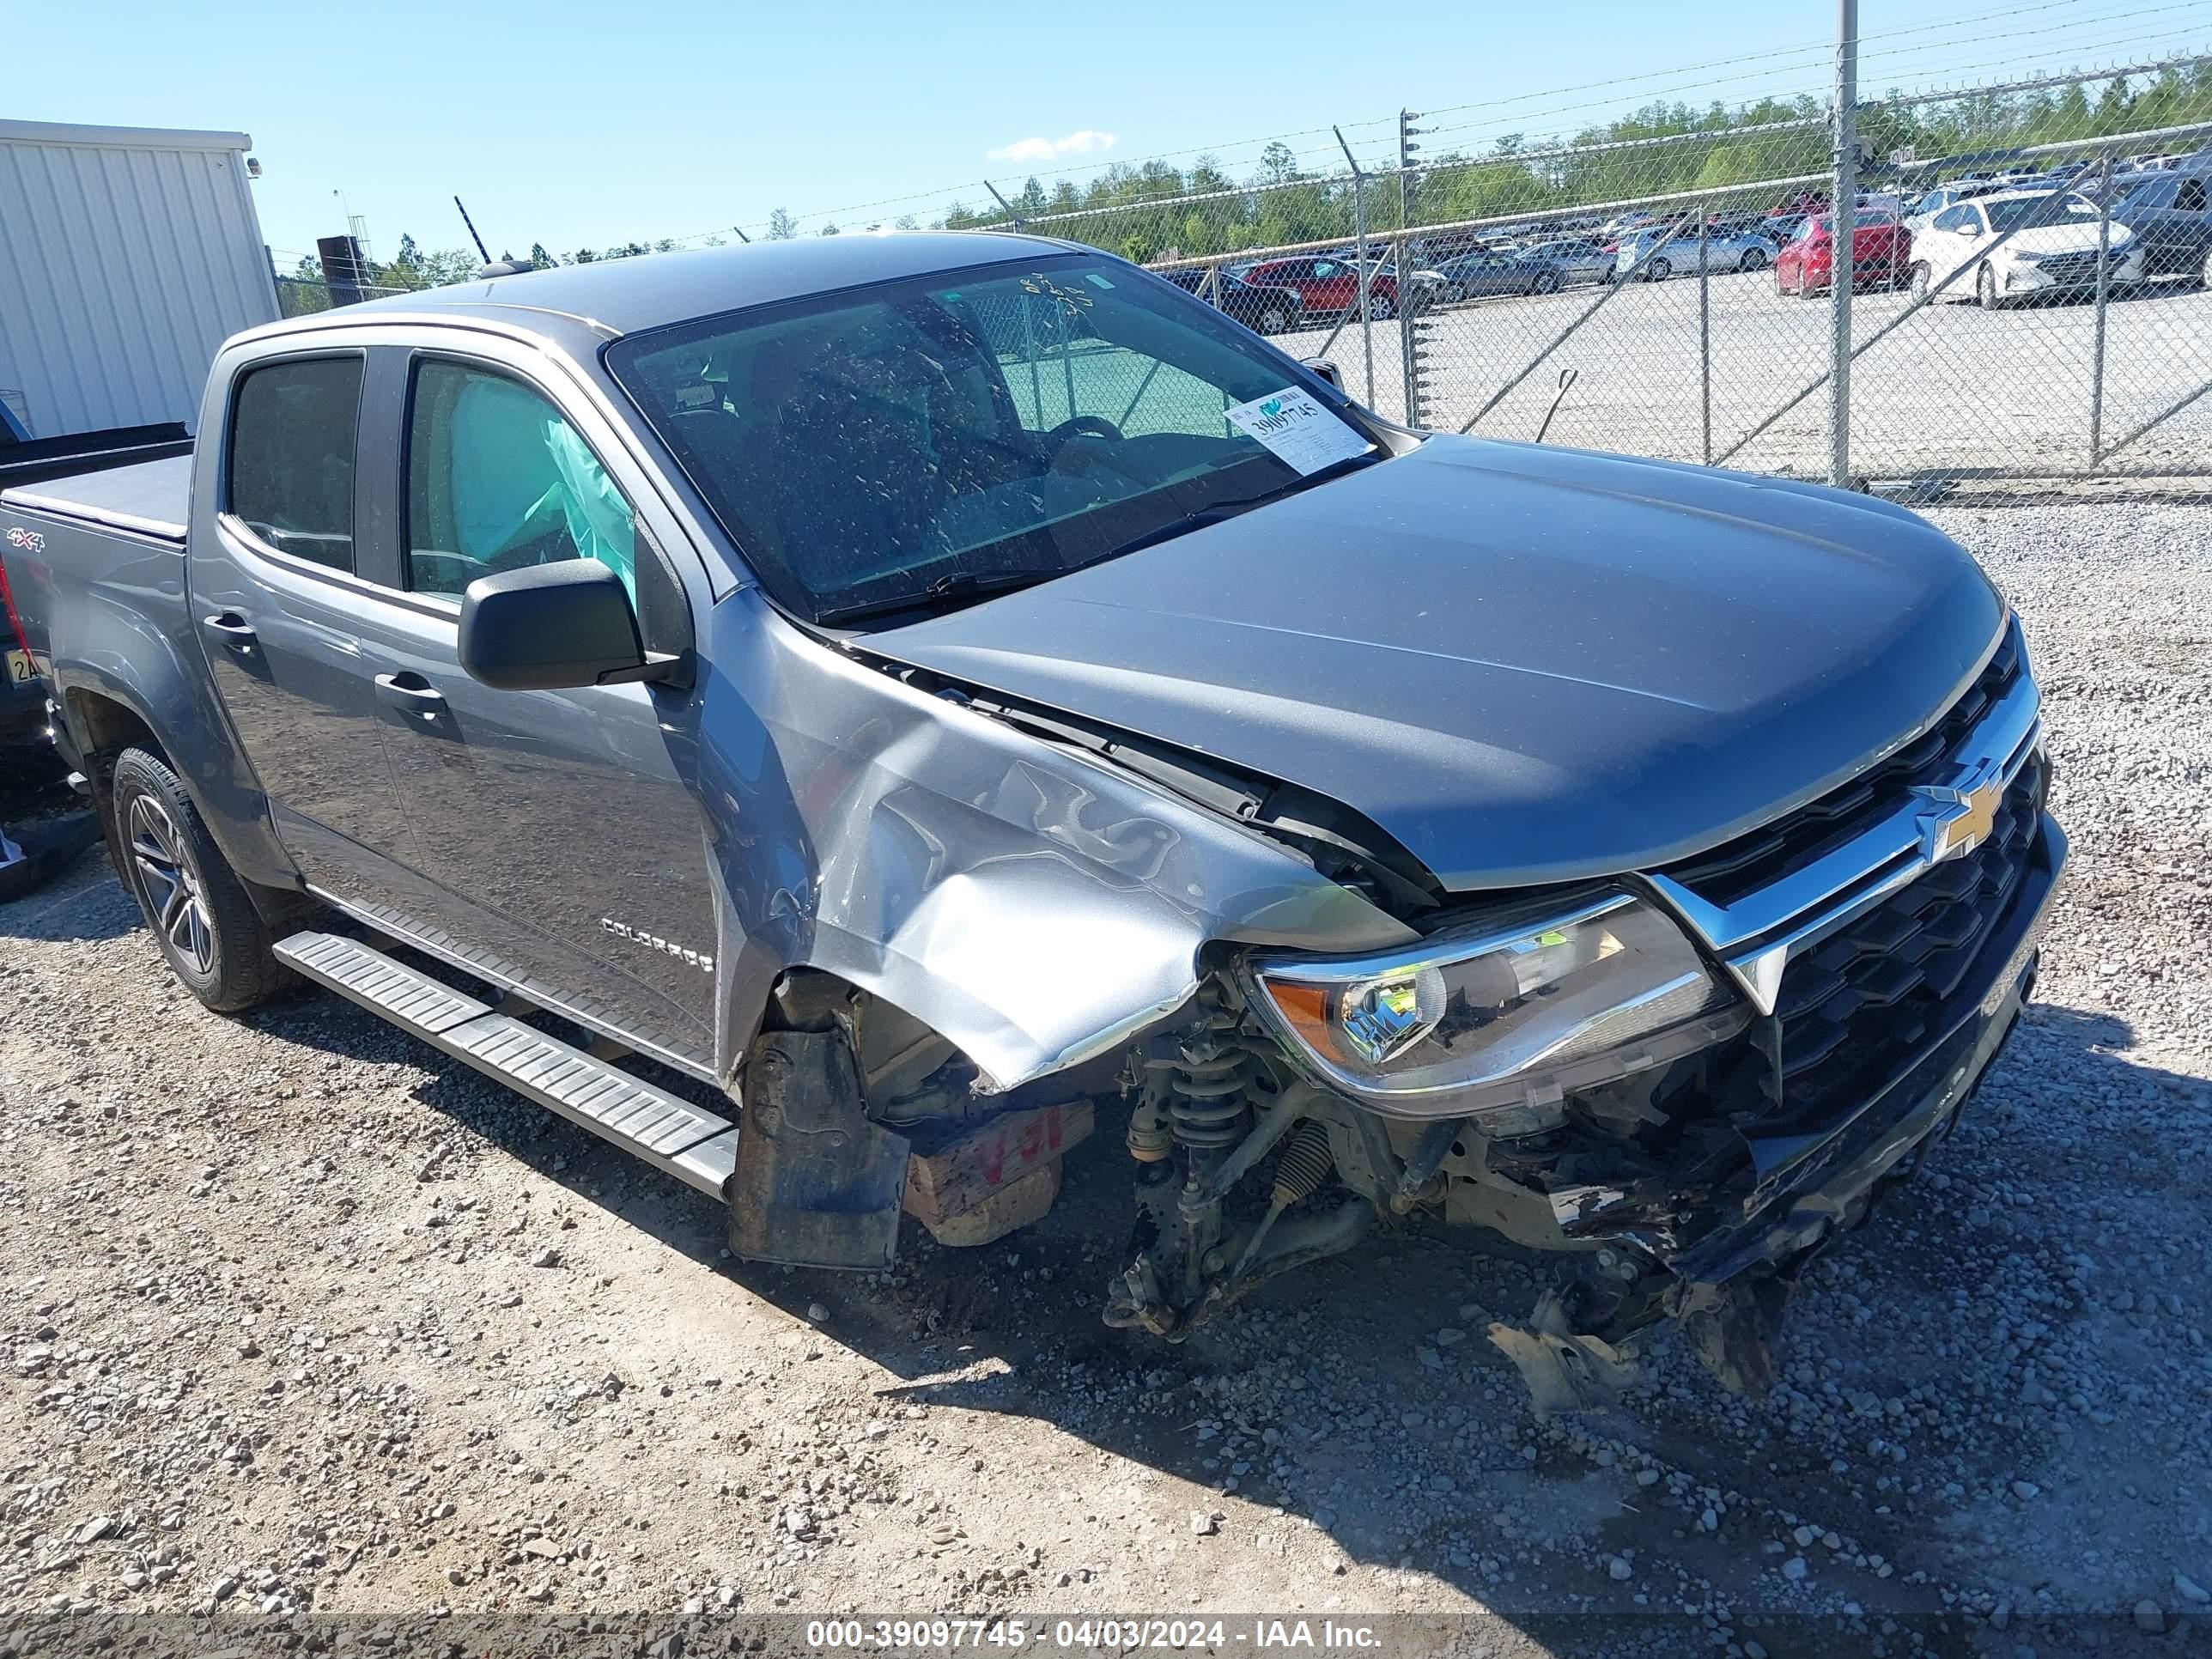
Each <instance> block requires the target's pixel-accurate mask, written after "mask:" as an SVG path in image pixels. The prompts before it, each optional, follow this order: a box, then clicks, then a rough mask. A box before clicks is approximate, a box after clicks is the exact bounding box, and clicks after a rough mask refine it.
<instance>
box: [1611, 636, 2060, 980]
mask: <svg viewBox="0 0 2212 1659" xmlns="http://www.w3.org/2000/svg"><path fill="white" fill-rule="evenodd" d="M2042 702H2043V699H2042V693H2041V692H2040V691H2039V690H2038V689H2037V687H2036V684H2035V679H2034V677H2033V674H2032V673H2031V672H2030V671H2028V670H2027V666H2026V665H2024V664H2023V665H2022V668H2021V674H2020V677H2019V678H2018V679H2017V680H2016V681H2015V683H2014V684H2013V686H2012V688H2011V690H2008V692H2007V693H2006V694H2005V696H2003V697H2002V698H2001V699H2000V700H1999V701H1998V702H1996V705H1995V706H1994V707H1992V708H1990V710H1989V712H1988V713H1987V714H1984V715H1983V717H1982V719H1981V720H1979V721H1978V723H1977V724H1976V725H1975V726H1974V727H1973V729H1972V731H1971V732H1968V733H1967V735H1966V738H1965V740H1964V741H1963V742H1961V743H1960V744H1959V745H1958V746H1957V747H1956V748H1955V749H1954V750H1953V751H1952V752H1951V753H1950V754H1949V755H1948V756H1947V757H1945V760H1944V764H1943V771H1942V778H1943V782H1942V784H1941V785H1940V786H1935V787H1938V788H1941V789H1942V790H1943V791H1944V792H1946V793H1949V794H1951V795H1953V796H1954V797H1955V796H1958V795H1961V794H1965V793H1972V792H1975V791H1978V790H1982V789H1986V788H1987V787H1990V785H1991V784H1992V783H1993V784H1994V785H1995V786H1996V789H1997V791H1998V792H1999V793H2000V795H2001V794H2002V792H2003V791H2004V790H2006V789H2008V788H2009V787H2011V785H2012V782H2013V780H2014V779H2015V778H2016V777H2017V776H2018V775H2020V771H2021V768H2022V767H2024V766H2025V765H2027V761H2028V757H2030V756H2032V755H2033V754H2034V753H2035V751H2036V749H2037V746H2038V745H2039V744H2040V742H2041V741H2042V736H2043V720H2042ZM1929 787H1930V786H1928V785H1919V786H1915V790H1916V793H1914V794H1913V796H1912V798H1911V799H1909V800H1907V801H1905V802H1904V803H1903V804H1901V805H1899V806H1897V807H1895V808H1893V810H1892V811H1889V812H1887V813H1886V814H1884V815H1883V816H1882V817H1880V818H1878V819H1876V820H1875V822H1874V823H1870V824H1869V825H1868V826H1867V828H1866V829H1863V830H1862V831H1860V832H1859V833H1858V834H1857V835H1856V836H1853V837H1852V838H1851V839H1850V841H1848V842H1844V844H1843V845H1841V846H1839V847H1837V848H1833V849H1832V850H1831V851H1829V852H1828V853H1826V854H1823V855H1822V856H1820V857H1819V858H1816V859H1814V860H1812V861H1811V862H1810V863H1808V864H1806V865H1804V866H1801V867H1799V868H1797V869H1796V870H1793V871H1791V872H1789V873H1788V874H1787V875H1785V876H1784V877H1782V878H1780V879H1779V880H1778V881H1774V882H1771V883H1770V884H1767V885H1766V886H1765V887H1761V888H1759V889H1758V890H1755V891H1753V892H1750V893H1747V894H1745V895H1744V896H1741V898H1739V899H1737V900H1736V901H1735V902H1734V903H1732V904H1728V905H1718V904H1715V903H1712V902H1710V901H1708V900H1706V899H1705V898H1702V897H1700V896H1699V895H1698V894H1697V893H1696V892H1695V891H1693V890H1692V889H1690V888H1689V887H1687V886H1686V885H1684V884H1682V883H1681V882H1679V881H1677V880H1675V879H1674V878H1672V877H1670V876H1666V875H1660V874H1653V875H1649V876H1647V877H1646V878H1645V879H1646V880H1647V881H1648V882H1649V883H1650V885H1651V888H1652V890H1653V891H1654V892H1655V893H1656V895H1657V896H1658V897H1659V898H1660V899H1661V900H1662V902H1664V903H1665V904H1667V905H1668V907H1669V908H1671V909H1672V910H1673V911H1674V914H1675V915H1676V916H1677V917H1678V918H1679V919H1680V921H1682V922H1683V923H1684V924H1685V925H1686V927H1689V929H1690V930H1691V931H1692V933H1694V934H1695V935H1696V936H1697V937H1698V938H1699V939H1701V940H1702V941H1703V942H1704V943H1705V945H1708V946H1709V947H1710V948H1711V950H1712V951H1713V953H1714V955H1715V956H1717V957H1719V958H1720V960H1721V962H1722V963H1723V965H1724V966H1726V967H1727V969H1729V972H1730V973H1731V974H1732V975H1734V976H1735V980H1736V981H1737V983H1738V984H1739V985H1741V987H1742V988H1743V991H1744V994H1745V995H1746V996H1747V997H1749V998H1750V999H1751V1001H1752V1004H1753V1006H1755V1007H1756V1008H1757V1009H1758V1010H1759V1012H1760V1013H1762V1014H1770V1013H1772V1012H1774V1002H1775V998H1776V996H1777V995H1778V994H1779V992H1780V989H1781V984H1782V974H1783V970H1784V969H1785V968H1786V967H1787V966H1788V965H1789V963H1790V958H1791V957H1793V956H1796V955H1797V954H1798V953H1800V952H1801V951H1804V950H1806V949H1807V948H1808V947H1809V946H1811V945H1814V944H1816V943H1818V942H1819V940H1820V939H1822V938H1824V937H1825V936H1826V935H1827V934H1828V933H1832V932H1833V931H1834V930H1835V929H1837V928H1838V927H1843V926H1844V925H1845V924H1846V923H1848V922H1850V921H1851V920H1852V919H1853V918H1854V917H1856V916H1857V915H1861V914H1863V912H1865V911H1866V910H1868V909H1870V908H1872V907H1874V906H1875V905H1876V904H1879V903H1880V902H1881V901H1882V900H1884V899H1886V898H1887V897H1888V896H1890V895H1892V894H1893V893H1895V892H1897V891H1898V890H1899V889H1901V888H1904V887H1906V886H1909V885H1911V884H1912V883H1913V882H1915V881H1917V880H1918V879H1919V878H1921V877H1922V876H1923V875H1925V874H1927V873H1928V872H1929V871H1930V870H1932V869H1934V868H1935V867H1936V865H1938V864H1940V863H1942V862H1944V861H1945V860H1947V859H1948V858H1954V857H1957V856H1959V855H1960V854H1963V853H1964V852H1966V850H1968V848H1966V847H1956V848H1948V849H1945V850H1942V851H1939V850H1938V848H1940V846H1941V842H1939V840H1938V836H1939V835H1940V832H1941V831H1942V828H1943V826H1944V825H1945V824H1947V823H1951V822H1953V821H1954V820H1956V819H1957V818H1959V817H1962V816H1963V815H1965V813H1966V811H1967V810H1968V808H1967V806H1966V805H1965V804H1964V803H1963V802H1961V801H1960V800H1958V799H1937V798H1936V797H1935V796H1933V795H1931V794H1929V793H1924V792H1925V791H1926V790H1927V789H1929Z"/></svg>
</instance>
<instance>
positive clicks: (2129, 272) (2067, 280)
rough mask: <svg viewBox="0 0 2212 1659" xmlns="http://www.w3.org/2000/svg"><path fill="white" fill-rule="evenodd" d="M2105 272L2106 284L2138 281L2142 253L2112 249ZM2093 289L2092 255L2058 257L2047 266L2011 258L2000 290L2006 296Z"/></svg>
mask: <svg viewBox="0 0 2212 1659" xmlns="http://www.w3.org/2000/svg"><path fill="white" fill-rule="evenodd" d="M2108 269H2109V270H2110V272H2111V275H2110V276H2109V278H2108V280H2109V281H2110V282H2113V283H2133V282H2137V281H2140V280H2141V279H2142V274H2143V259H2142V250H2141V249H2139V248H2127V249H2119V248H2115V249H2114V250H2113V251H2112V258H2111V259H2110V260H2109V262H2108ZM2096 286H2097V256H2096V255H2095V254H2093V253H2092V254H2090V255H2088V256H2087V258H2082V257H2081V256H2078V255H2071V256H2069V255H2062V256H2060V257H2059V258H2057V259H2056V260H2054V261H2052V262H2051V263H2049V264H2038V263H2034V262H2032V261H2030V260H2027V259H2015V260H2014V261H2012V262H2011V263H2010V264H2008V265H2007V266H2006V267H2005V278H2004V287H2005V292H2006V293H2008V294H2062V293H2074V292H2076V291H2080V290H2083V289H2093V288H2095V287H2096Z"/></svg>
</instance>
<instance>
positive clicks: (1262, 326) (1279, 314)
mask: <svg viewBox="0 0 2212 1659" xmlns="http://www.w3.org/2000/svg"><path fill="white" fill-rule="evenodd" d="M1253 326H1254V327H1255V328H1256V329H1257V330H1258V331H1260V332H1261V333H1262V334H1285V333H1288V332H1289V331H1290V326H1291V313H1289V312H1288V311H1286V310H1285V309H1284V308H1283V307H1281V306H1276V305H1267V306H1261V307H1260V315H1259V317H1258V319H1256V320H1255V322H1254V324H1253Z"/></svg>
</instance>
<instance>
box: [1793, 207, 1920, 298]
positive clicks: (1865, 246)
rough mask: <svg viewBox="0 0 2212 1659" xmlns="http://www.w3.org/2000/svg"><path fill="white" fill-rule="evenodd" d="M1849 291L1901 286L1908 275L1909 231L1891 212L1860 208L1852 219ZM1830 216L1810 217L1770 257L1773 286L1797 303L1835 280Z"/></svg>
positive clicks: (1822, 214)
mask: <svg viewBox="0 0 2212 1659" xmlns="http://www.w3.org/2000/svg"><path fill="white" fill-rule="evenodd" d="M1853 218H1854V220H1855V223H1854V224H1853V226H1852V228H1851V289H1852V292H1854V293H1857V291H1858V290H1860V289H1869V288H1903V287H1904V286H1905V283H1907V282H1908V281H1910V280H1911V272H1912V233H1911V231H1909V230H1907V229H1906V228H1905V226H1904V225H1903V224H1902V223H1901V222H1899V219H1898V217H1897V216H1896V215H1895V214H1893V213H1883V212H1880V211H1878V210H1875V209H1873V208H1861V209H1859V210H1858V211H1857V213H1856V214H1855V215H1853ZM1831 223H1832V221H1831V219H1830V216H1828V215H1826V214H1825V213H1821V214H1815V215H1814V216H1813V217H1811V218H1809V219H1808V220H1806V221H1805V223H1804V225H1803V227H1802V228H1801V229H1799V231H1798V233H1797V234H1796V236H1794V237H1792V238H1791V239H1790V240H1789V241H1787V242H1785V243H1784V244H1783V246H1782V252H1780V253H1778V254H1777V255H1776V256H1775V258H1774V286H1775V288H1776V289H1777V290H1778V291H1779V292H1781V293H1784V294H1795V295H1797V296H1798V297H1799V298H1800V299H1808V300H1809V299H1810V298H1812V297H1813V295H1815V294H1820V293H1823V292H1825V291H1826V289H1828V288H1829V287H1830V286H1831V285H1832V283H1834V281H1835V262H1836V250H1835V238H1834V236H1833V234H1832V233H1831V231H1830V229H1829V226H1830V224H1831Z"/></svg>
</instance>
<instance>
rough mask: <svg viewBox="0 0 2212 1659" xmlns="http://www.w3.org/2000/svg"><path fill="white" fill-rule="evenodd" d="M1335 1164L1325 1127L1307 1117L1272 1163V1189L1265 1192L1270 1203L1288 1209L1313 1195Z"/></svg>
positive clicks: (1280, 1208)
mask: <svg viewBox="0 0 2212 1659" xmlns="http://www.w3.org/2000/svg"><path fill="white" fill-rule="evenodd" d="M1335 1165H1336V1159H1335V1158H1334V1157H1333V1156H1332V1155H1331V1153H1330V1152H1329V1149H1328V1129H1326V1128H1325V1127H1322V1125H1321V1124H1320V1123H1318V1122H1316V1121H1314V1120H1313V1119H1312V1118H1308V1119H1306V1120H1305V1121H1304V1122H1303V1123H1301V1124H1299V1125H1298V1129H1297V1133H1296V1134H1294V1135H1292V1136H1291V1144H1290V1145H1289V1146H1285V1147H1284V1148H1283V1156H1282V1157H1281V1158H1280V1159H1279V1160H1278V1161H1277V1163H1276V1164H1275V1185H1274V1189H1273V1191H1272V1192H1270V1193H1269V1194H1268V1195H1267V1201H1268V1204H1269V1206H1270V1207H1272V1208H1274V1209H1278V1210H1287V1209H1289V1208H1290V1207H1291V1205H1293V1204H1295V1203H1297V1201H1298V1200H1300V1199H1302V1198H1310V1197H1312V1196H1313V1195H1314V1194H1316V1193H1317V1192H1319V1191H1320V1190H1321V1184H1322V1182H1324V1181H1326V1180H1328V1172H1329V1171H1330V1170H1332V1169H1334V1167H1335Z"/></svg>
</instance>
